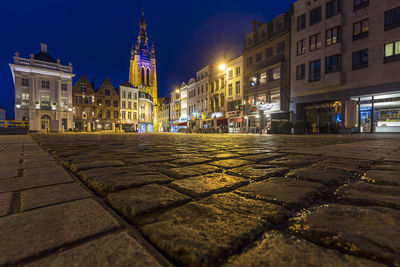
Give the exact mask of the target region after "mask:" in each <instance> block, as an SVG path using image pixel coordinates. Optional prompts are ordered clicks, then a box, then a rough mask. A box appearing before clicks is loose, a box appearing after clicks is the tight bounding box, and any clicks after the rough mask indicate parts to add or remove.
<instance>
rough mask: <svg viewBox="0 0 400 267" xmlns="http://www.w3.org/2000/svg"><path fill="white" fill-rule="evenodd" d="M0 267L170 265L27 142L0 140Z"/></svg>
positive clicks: (13, 138)
mask: <svg viewBox="0 0 400 267" xmlns="http://www.w3.org/2000/svg"><path fill="white" fill-rule="evenodd" d="M0 236H1V238H0V266H3V265H14V264H22V265H25V264H27V265H29V266H71V265H74V266H76V265H79V266H128V265H129V266H163V265H164V266H165V265H170V263H169V262H168V261H167V260H165V258H164V257H163V256H161V254H159V253H158V251H156V250H155V249H154V248H152V247H151V246H150V245H149V244H148V243H147V241H145V240H144V239H143V238H142V237H141V236H140V234H139V233H138V232H137V231H136V230H135V229H134V228H132V227H131V226H129V225H127V224H126V223H124V221H123V220H122V219H120V218H119V217H118V215H116V213H114V212H113V211H112V210H110V209H108V208H107V207H106V206H105V205H104V204H103V203H102V200H101V199H100V198H98V197H97V196H95V195H93V194H92V193H91V192H90V191H88V190H87V189H86V188H85V187H84V186H83V185H81V184H80V183H79V182H78V181H77V180H75V178H74V177H73V176H72V175H70V174H69V173H68V172H67V171H66V170H65V169H64V168H62V167H61V166H60V165H58V164H57V163H56V162H55V160H54V159H53V158H52V157H51V156H49V154H48V153H47V152H45V151H44V150H43V149H42V148H41V147H39V146H38V145H37V144H36V143H35V142H34V141H33V140H32V138H31V137H30V136H28V135H20V136H0Z"/></svg>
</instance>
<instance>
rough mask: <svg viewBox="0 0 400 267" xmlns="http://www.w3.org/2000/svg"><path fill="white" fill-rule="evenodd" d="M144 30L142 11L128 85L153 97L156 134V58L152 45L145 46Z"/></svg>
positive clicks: (132, 53)
mask: <svg viewBox="0 0 400 267" xmlns="http://www.w3.org/2000/svg"><path fill="white" fill-rule="evenodd" d="M146 28H147V25H146V21H145V20H144V12H143V11H142V18H141V20H140V30H139V36H138V39H137V42H136V44H135V45H134V46H133V47H132V50H131V61H130V66H129V83H131V84H132V85H133V86H135V87H139V89H140V91H142V92H146V93H148V94H150V95H151V96H152V97H153V102H154V109H153V116H154V117H153V129H154V131H155V132H156V131H157V130H158V99H157V74H156V56H155V50H154V45H153V46H152V47H151V49H149V46H148V44H147V40H148V38H147V31H146Z"/></svg>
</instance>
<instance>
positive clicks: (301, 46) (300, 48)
mask: <svg viewBox="0 0 400 267" xmlns="http://www.w3.org/2000/svg"><path fill="white" fill-rule="evenodd" d="M305 53H306V40H305V39H303V40H300V41H297V55H298V56H299V55H303V54H305Z"/></svg>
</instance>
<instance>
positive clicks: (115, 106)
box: [113, 100, 118, 108]
mask: <svg viewBox="0 0 400 267" xmlns="http://www.w3.org/2000/svg"><path fill="white" fill-rule="evenodd" d="M113 107H114V108H117V107H118V100H115V101H114V102H113Z"/></svg>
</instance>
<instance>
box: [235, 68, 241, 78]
mask: <svg viewBox="0 0 400 267" xmlns="http://www.w3.org/2000/svg"><path fill="white" fill-rule="evenodd" d="M239 75H240V67H237V68H236V76H239Z"/></svg>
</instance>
